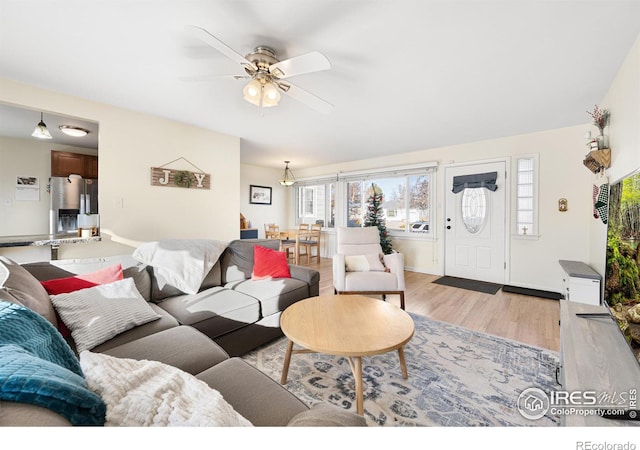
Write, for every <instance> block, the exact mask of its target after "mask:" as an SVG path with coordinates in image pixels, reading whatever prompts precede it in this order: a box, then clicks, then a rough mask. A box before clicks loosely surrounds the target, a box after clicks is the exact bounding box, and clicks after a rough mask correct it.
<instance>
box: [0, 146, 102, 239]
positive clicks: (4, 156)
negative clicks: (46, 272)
mask: <svg viewBox="0 0 640 450" xmlns="http://www.w3.org/2000/svg"><path fill="white" fill-rule="evenodd" d="M51 150H60V151H72V152H74V153H84V154H88V155H97V154H98V151H97V150H92V149H87V148H80V147H71V146H68V145H52V144H51V143H48V142H46V141H42V140H40V139H33V138H27V139H19V138H12V137H6V136H0V236H16V235H29V234H48V233H49V193H48V192H47V184H48V181H49V177H50V176H51ZM16 176H34V177H37V178H38V181H39V183H40V190H39V194H40V195H39V197H40V198H39V200H38V201H31V200H28V201H26V200H18V199H16Z"/></svg>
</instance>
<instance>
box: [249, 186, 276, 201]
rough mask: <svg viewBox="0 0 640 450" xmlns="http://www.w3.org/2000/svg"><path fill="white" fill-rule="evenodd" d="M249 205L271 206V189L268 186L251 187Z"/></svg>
mask: <svg viewBox="0 0 640 450" xmlns="http://www.w3.org/2000/svg"><path fill="white" fill-rule="evenodd" d="M249 203H251V204H254V205H270V204H271V188H270V187H268V186H255V185H253V184H251V185H249Z"/></svg>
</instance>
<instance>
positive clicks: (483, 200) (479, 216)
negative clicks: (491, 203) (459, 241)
mask: <svg viewBox="0 0 640 450" xmlns="http://www.w3.org/2000/svg"><path fill="white" fill-rule="evenodd" d="M461 208H462V223H464V226H465V228H466V229H467V231H468V232H469V233H471V234H477V233H478V232H480V230H482V228H483V227H484V224H485V222H486V219H487V193H486V190H485V189H484V188H471V189H470V188H467V189H465V190H464V192H463V193H462V202H461Z"/></svg>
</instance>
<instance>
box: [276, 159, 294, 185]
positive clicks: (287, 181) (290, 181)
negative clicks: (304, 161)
mask: <svg viewBox="0 0 640 450" xmlns="http://www.w3.org/2000/svg"><path fill="white" fill-rule="evenodd" d="M290 162H291V161H285V162H284V164H285V166H284V175H282V179H281V180H278V182H279V183H280V184H281V185H283V186H292V185H294V184H295V183H296V179H295V177H294V176H293V172H291V169H289V163H290Z"/></svg>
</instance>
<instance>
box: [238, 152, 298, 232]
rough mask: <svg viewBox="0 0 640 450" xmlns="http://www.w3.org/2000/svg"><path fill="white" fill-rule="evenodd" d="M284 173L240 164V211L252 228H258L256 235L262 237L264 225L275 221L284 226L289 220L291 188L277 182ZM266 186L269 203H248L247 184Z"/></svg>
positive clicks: (279, 170) (278, 170)
mask: <svg viewBox="0 0 640 450" xmlns="http://www.w3.org/2000/svg"><path fill="white" fill-rule="evenodd" d="M283 173H284V165H283V166H282V170H281V169H269V168H266V167H259V166H253V165H249V164H242V165H241V166H240V212H241V213H242V214H243V215H244V216H245V218H246V219H247V220H249V221H250V222H251V227H252V228H257V229H258V237H259V238H261V239H263V238H264V237H265V236H264V225H265V224H267V223H275V224H276V225H280V227H281V228H286V227H287V226H288V222H289V216H288V211H289V198H290V192H291V188H285V187H284V186H281V185H280V183H278V180H279V179H280V178H282V174H283ZM250 185H255V186H266V187H270V188H271V205H255V204H251V203H249V186H250Z"/></svg>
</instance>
